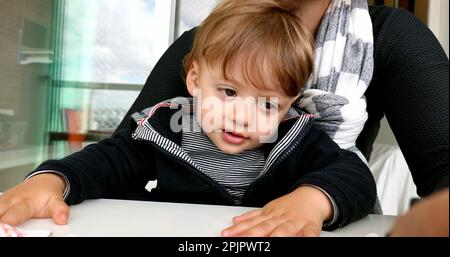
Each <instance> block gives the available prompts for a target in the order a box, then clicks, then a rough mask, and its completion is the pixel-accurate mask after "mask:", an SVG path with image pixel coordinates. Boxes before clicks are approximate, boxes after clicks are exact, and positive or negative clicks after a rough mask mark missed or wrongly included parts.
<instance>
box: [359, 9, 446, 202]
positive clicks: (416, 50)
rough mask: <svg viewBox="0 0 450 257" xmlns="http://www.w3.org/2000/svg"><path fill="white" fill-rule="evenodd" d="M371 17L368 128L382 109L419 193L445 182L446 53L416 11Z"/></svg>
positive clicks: (381, 11) (375, 13) (386, 12)
mask: <svg viewBox="0 0 450 257" xmlns="http://www.w3.org/2000/svg"><path fill="white" fill-rule="evenodd" d="M371 16H372V21H373V26H374V36H375V46H374V48H375V73H374V78H373V81H372V83H371V84H370V86H369V89H368V91H367V93H366V97H367V102H368V109H369V116H372V117H369V122H368V124H367V125H366V127H367V126H370V122H371V119H372V122H374V119H375V120H378V122H379V119H381V117H382V115H383V112H384V114H385V115H386V118H387V120H388V122H389V125H390V127H391V129H392V131H393V132H394V135H395V137H396V139H397V141H398V144H399V146H400V148H401V150H402V153H403V154H404V156H405V159H406V161H407V163H408V166H409V168H410V170H411V173H412V176H413V179H414V182H415V184H416V186H417V189H418V194H419V195H420V196H426V195H429V194H431V193H432V192H433V191H435V190H438V189H440V188H443V187H447V186H448V167H449V165H448V129H449V128H448V106H449V101H448V94H449V92H448V88H449V82H448V58H447V56H446V55H445V52H444V51H443V49H442V47H441V45H440V44H439V42H438V40H437V39H436V37H435V36H434V35H433V33H432V32H431V31H430V30H429V29H428V28H427V27H426V26H425V25H424V24H423V23H422V22H421V21H420V20H419V19H418V18H417V17H415V16H414V15H412V14H410V13H408V12H406V11H403V10H399V9H390V8H386V7H380V8H372V9H371ZM374 116H375V117H374ZM365 130H366V129H365ZM365 132H367V130H366V131H365ZM368 134H370V133H368ZM374 134H375V135H376V133H374ZM366 136H367V134H366ZM360 139H361V138H360ZM359 143H361V142H359Z"/></svg>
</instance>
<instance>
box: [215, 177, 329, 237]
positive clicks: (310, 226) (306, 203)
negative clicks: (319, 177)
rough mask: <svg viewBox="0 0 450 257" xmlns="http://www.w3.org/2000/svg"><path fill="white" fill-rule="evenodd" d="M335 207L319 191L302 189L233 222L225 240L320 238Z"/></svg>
mask: <svg viewBox="0 0 450 257" xmlns="http://www.w3.org/2000/svg"><path fill="white" fill-rule="evenodd" d="M331 215H332V205H331V202H330V200H329V199H328V198H327V196H326V195H325V194H324V193H322V192H321V191H320V190H319V189H316V188H314V187H309V186H301V187H299V188H298V189H296V190H295V191H293V192H291V193H289V194H287V195H285V196H282V197H280V198H278V199H275V200H273V201H272V202H270V203H268V204H267V205H266V206H264V207H263V208H262V209H258V210H254V211H251V212H248V213H245V214H243V215H241V216H238V217H234V218H233V225H232V226H231V227H229V228H227V229H225V230H224V231H222V236H319V235H320V231H321V229H322V223H323V221H325V220H327V219H328V218H329V217H331Z"/></svg>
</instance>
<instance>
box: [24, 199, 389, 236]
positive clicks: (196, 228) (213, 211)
mask: <svg viewBox="0 0 450 257" xmlns="http://www.w3.org/2000/svg"><path fill="white" fill-rule="evenodd" d="M252 209H253V208H246V207H230V206H217V205H197V204H179V203H162V202H144V201H123V200H107V199H100V200H89V201H85V202H83V203H82V204H79V205H75V206H72V207H71V213H70V218H69V224H68V225H65V226H59V225H56V224H54V223H53V221H52V220H51V219H32V220H29V221H26V222H25V223H23V224H21V225H20V226H19V227H20V228H24V229H46V230H50V231H52V236H58V237H64V236H149V237H154V236H158V237H160V236H163V237H178V236H179V237H210V236H213V237H215V236H220V232H221V231H222V229H224V228H225V227H228V226H230V225H231V219H232V217H233V216H237V215H240V214H242V213H244V212H246V211H249V210H252ZM395 218H396V216H381V215H369V216H368V217H366V218H364V219H362V220H360V221H358V222H355V223H353V224H350V225H348V226H347V227H345V228H342V229H339V230H336V231H333V232H322V234H321V236H338V237H342V236H383V235H385V234H386V232H387V231H389V229H390V228H391V226H392V224H393V222H394V220H395Z"/></svg>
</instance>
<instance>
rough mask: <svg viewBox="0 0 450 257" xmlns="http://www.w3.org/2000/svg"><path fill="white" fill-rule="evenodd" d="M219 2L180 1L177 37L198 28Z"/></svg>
mask: <svg viewBox="0 0 450 257" xmlns="http://www.w3.org/2000/svg"><path fill="white" fill-rule="evenodd" d="M219 2H220V0H180V1H179V16H180V17H179V24H178V36H181V34H183V32H185V31H186V30H190V29H192V28H194V27H196V26H198V25H199V24H200V23H201V22H202V21H203V20H204V19H205V18H206V17H207V16H208V14H209V13H210V12H211V10H212V9H213V8H214V7H215V6H216V5H217V3H219Z"/></svg>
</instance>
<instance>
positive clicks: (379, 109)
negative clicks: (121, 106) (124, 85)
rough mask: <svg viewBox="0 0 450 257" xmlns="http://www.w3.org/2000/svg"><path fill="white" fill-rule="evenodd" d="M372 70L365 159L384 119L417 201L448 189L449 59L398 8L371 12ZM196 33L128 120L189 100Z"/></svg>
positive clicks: (155, 76)
mask: <svg viewBox="0 0 450 257" xmlns="http://www.w3.org/2000/svg"><path fill="white" fill-rule="evenodd" d="M369 11H370V16H371V18H372V23H373V32H374V58H375V70H374V75H373V80H372V82H371V83H370V85H369V88H368V90H367V91H366V94H365V96H366V98H367V105H368V113H369V119H368V121H367V122H366V124H365V127H364V130H363V131H362V133H361V134H360V136H359V138H358V140H357V147H358V148H359V149H360V150H361V151H362V152H363V154H364V155H365V156H366V158H367V159H369V158H370V153H371V151H372V145H373V142H374V140H375V138H376V136H377V134H378V130H379V127H380V120H381V119H382V118H383V116H384V115H386V118H387V120H388V122H389V125H390V127H391V129H392V131H393V132H394V135H395V137H396V139H397V142H398V143H399V146H400V148H401V150H402V153H403V154H404V156H405V159H406V161H407V163H408V166H409V168H410V170H411V173H412V177H413V179H414V182H415V184H416V186H417V189H418V194H419V195H420V196H426V195H429V194H431V193H432V192H433V191H435V190H438V189H440V188H443V187H448V173H449V172H448V168H449V165H448V156H449V153H448V131H449V128H448V106H449V104H448V103H449V102H448V95H449V92H448V88H449V82H448V58H447V56H446V55H445V52H444V50H443V49H442V47H441V45H440V43H439V41H438V40H437V39H436V37H435V36H434V35H433V33H432V32H431V31H430V30H429V29H428V28H427V27H426V26H425V25H424V24H423V23H422V22H421V21H420V20H419V19H418V18H417V17H415V16H414V15H412V14H411V13H408V12H406V11H404V10H401V9H392V8H389V7H384V6H370V7H369ZM193 38H194V30H191V31H187V32H185V33H184V34H183V35H182V36H181V37H180V38H179V39H177V40H176V41H175V42H174V43H173V44H172V46H171V47H170V48H169V49H168V50H167V51H166V52H165V54H164V55H163V56H162V57H161V59H160V60H159V62H158V63H157V64H156V66H155V67H154V69H153V70H152V72H151V74H150V76H149V77H148V79H147V81H146V83H145V86H144V88H143V89H142V91H141V93H140V95H139V97H138V98H137V100H136V101H135V103H134V104H133V106H132V107H131V108H130V110H129V112H128V113H127V115H126V117H125V118H124V120H123V121H122V123H121V125H120V126H119V129H122V128H127V127H128V126H129V125H128V124H129V122H128V121H129V117H130V116H131V114H132V113H134V112H137V111H140V110H142V109H144V108H145V107H148V106H149V105H154V104H156V103H158V102H160V101H162V100H164V99H169V98H173V97H175V96H188V95H189V94H188V92H187V91H186V86H185V84H184V80H183V70H182V60H183V58H184V56H185V55H186V54H187V53H188V52H189V51H190V49H191V45H192V41H193Z"/></svg>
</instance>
